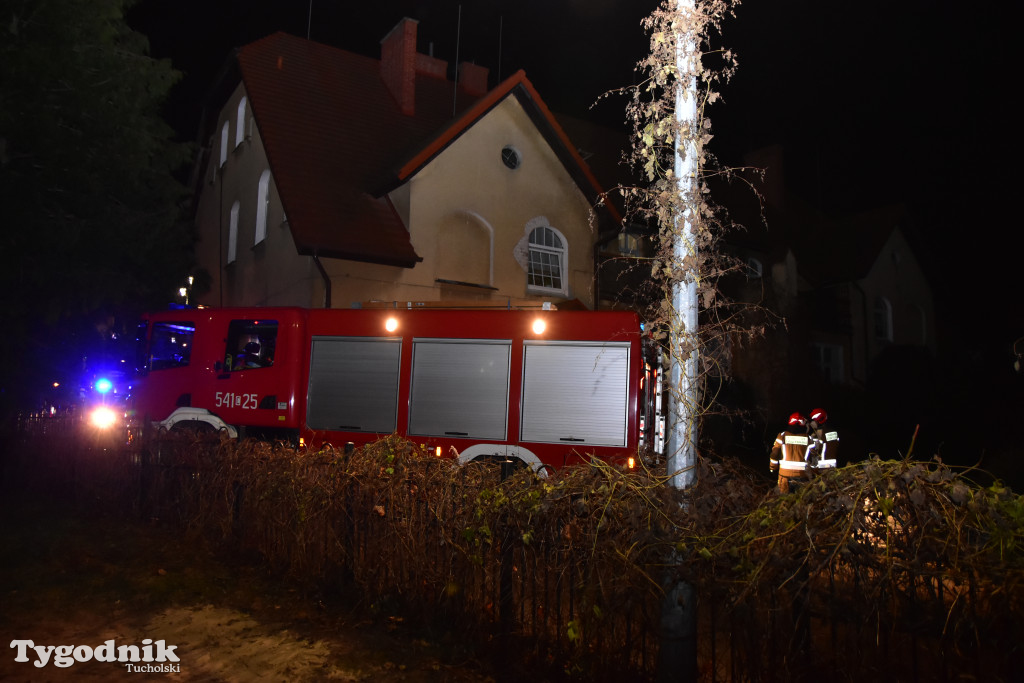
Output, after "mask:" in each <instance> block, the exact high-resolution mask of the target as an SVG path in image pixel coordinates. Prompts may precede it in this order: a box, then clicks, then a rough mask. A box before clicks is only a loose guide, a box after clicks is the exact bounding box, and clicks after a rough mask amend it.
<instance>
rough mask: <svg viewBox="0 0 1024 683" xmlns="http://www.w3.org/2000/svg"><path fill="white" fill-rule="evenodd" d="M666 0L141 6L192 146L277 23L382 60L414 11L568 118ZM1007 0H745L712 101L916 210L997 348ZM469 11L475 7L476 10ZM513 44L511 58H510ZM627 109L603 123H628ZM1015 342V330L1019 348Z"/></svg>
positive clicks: (970, 321) (808, 183) (856, 199)
mask: <svg viewBox="0 0 1024 683" xmlns="http://www.w3.org/2000/svg"><path fill="white" fill-rule="evenodd" d="M656 4H657V3H656V1H655V0H516V1H510V0H491V1H488V2H484V1H483V0H477V1H476V2H471V1H465V0H464V1H462V2H459V1H458V0H437V1H427V0H378V1H377V2H370V3H358V4H357V3H354V2H350V1H349V0H313V3H312V9H311V13H310V6H309V5H308V4H307V3H306V2H297V1H295V0H143V1H142V2H141V3H140V5H139V6H138V7H137V8H136V9H135V10H133V13H132V14H131V15H130V21H131V23H132V24H133V25H134V26H135V27H136V28H137V29H138V30H140V31H141V32H143V33H145V34H147V35H148V36H149V38H150V42H151V47H152V52H153V54H154V56H157V57H170V58H171V59H172V60H173V61H174V64H175V66H176V67H177V68H178V69H179V70H181V71H183V72H185V74H186V76H185V79H184V81H183V82H182V83H181V84H180V85H179V86H178V88H177V91H176V93H175V99H174V101H173V103H172V106H171V108H170V110H169V116H170V117H171V119H172V122H173V123H174V125H175V126H176V127H177V128H178V129H179V130H180V131H181V132H182V135H183V136H184V137H186V138H188V139H194V136H195V132H196V127H197V124H198V117H199V103H200V100H201V97H202V95H203V93H204V92H205V89H206V88H207V87H208V86H209V85H210V81H211V79H212V77H213V75H214V73H215V72H216V70H217V69H218V68H219V67H220V66H221V65H222V64H223V62H224V59H225V58H226V57H227V55H228V53H229V51H230V50H231V49H232V48H234V47H237V46H240V45H243V44H245V43H248V42H250V41H252V40H256V39H258V38H260V37H262V36H264V35H267V34H269V33H271V32H273V31H276V30H284V31H287V32H290V33H293V34H295V35H300V36H304V35H306V31H307V22H309V18H310V17H311V22H309V23H308V25H309V31H310V37H311V38H312V39H314V40H317V41H319V42H323V43H327V44H331V45H336V46H338V47H342V48H345V49H349V50H352V51H354V52H358V53H361V54H366V55H369V56H378V55H379V50H380V48H379V42H380V39H381V38H382V37H383V36H384V35H385V34H386V33H387V31H388V30H390V28H391V27H393V26H394V25H395V24H396V23H397V22H398V20H399V19H400V18H401V17H403V16H410V17H413V18H416V19H418V20H419V21H420V24H419V40H420V49H421V50H424V51H426V49H427V46H428V45H429V44H431V43H432V44H433V49H434V54H435V56H438V57H440V58H442V59H447V60H448V61H449V62H450V63H451V62H454V61H455V59H456V55H455V52H456V46H457V47H458V60H459V61H463V60H471V61H476V62H477V63H480V64H483V65H485V66H487V67H489V68H490V69H491V74H492V84H493V83H494V77H495V76H497V75H498V73H499V69H500V75H501V76H502V77H505V76H508V75H510V74H511V73H513V72H514V71H515V70H516V69H520V68H522V69H525V70H526V74H527V76H528V77H529V78H530V80H531V81H532V82H533V83H534V84H535V85H536V86H537V88H538V90H539V92H540V93H541V96H542V97H544V99H545V101H546V102H547V103H548V105H549V106H550V107H551V108H552V109H553V110H555V111H560V112H565V113H570V114H577V115H581V114H586V113H587V107H588V106H589V105H591V104H592V103H593V102H594V101H595V100H596V99H597V98H598V96H599V95H601V94H602V93H603V92H605V91H607V90H610V89H612V88H615V87H619V86H623V85H629V84H630V83H632V81H633V78H634V74H633V66H634V64H635V63H636V62H637V61H638V60H639V59H640V58H641V57H642V56H643V54H644V52H645V50H646V45H647V38H646V36H645V35H644V33H643V31H642V30H641V28H640V20H641V18H642V17H643V16H645V15H646V14H647V13H649V12H650V10H651V9H653V8H654V6H655V5H656ZM1002 7H1003V3H975V4H974V5H972V6H970V7H968V8H965V6H964V5H963V4H962V3H954V2H952V0H900V1H899V2H891V1H889V2H860V3H835V2H821V0H746V2H744V3H743V4H742V5H740V6H739V8H738V13H737V18H736V19H732V20H729V21H728V22H727V24H726V25H725V27H724V39H723V44H724V45H725V46H727V47H730V48H733V49H735V50H736V51H737V52H738V54H739V60H740V68H739V71H738V73H737V75H736V77H735V79H734V80H733V82H732V83H731V84H729V85H728V86H726V87H725V89H724V95H725V101H724V103H723V104H720V105H716V106H715V108H714V109H713V110H712V113H711V119H712V123H713V126H714V133H715V134H716V139H715V141H714V142H713V143H712V149H713V151H715V152H716V153H717V154H718V155H719V156H720V157H721V158H722V160H723V161H725V162H732V163H735V162H736V160H737V155H738V154H739V153H741V152H743V151H745V150H747V149H751V148H754V147H757V146H759V145H764V144H769V143H775V142H781V143H783V144H784V145H785V147H786V154H787V173H788V174H789V175H790V177H789V178H787V182H788V184H789V185H790V187H791V188H792V189H794V190H795V191H796V192H797V193H798V194H800V195H801V196H802V197H803V198H804V199H805V200H807V201H809V202H810V203H812V204H816V205H818V206H819V207H821V208H824V209H826V210H832V211H856V210H859V209H862V208H863V209H869V208H872V207H874V206H877V205H880V204H884V203H888V202H896V201H903V202H905V203H907V204H908V205H909V206H910V207H911V209H912V211H913V212H914V214H915V215H916V216H917V218H918V222H919V227H920V228H921V234H920V235H918V237H919V238H921V239H923V240H924V244H926V245H927V246H926V250H927V252H928V253H927V255H926V257H927V258H929V259H931V260H932V262H933V266H934V267H935V272H936V274H937V275H938V277H937V280H938V281H937V282H936V283H935V284H936V287H937V289H938V290H939V291H940V293H941V296H942V298H943V300H944V301H947V302H950V303H952V304H954V305H955V306H956V309H954V310H956V312H957V317H958V318H960V323H959V324H961V325H963V324H967V325H969V326H970V327H971V328H974V329H977V328H978V326H979V325H978V324H977V323H978V320H979V319H983V320H986V321H988V322H989V323H991V324H995V325H998V327H999V328H1000V329H998V331H996V332H994V333H993V335H994V336H995V337H996V338H997V339H995V340H993V341H997V343H999V344H1002V343H1004V342H1005V343H1010V342H1012V337H1011V335H1015V334H1016V335H1019V334H1024V315H1022V310H1024V306H1021V303H1020V300H1021V298H1022V297H1024V291H1022V290H1024V288H1022V287H1021V286H1020V283H1019V282H1018V277H1017V273H1016V272H1015V268H1016V263H1015V262H1016V260H1017V258H1018V254H1019V253H1020V246H1021V239H1020V237H1018V236H1017V234H1018V233H1019V232H1020V231H1019V229H1018V227H1017V224H1018V223H1019V221H1016V220H1014V219H1013V218H1012V216H1011V214H1010V213H1009V198H1010V196H1011V192H1010V180H1011V173H1010V171H1009V166H1008V164H1007V162H1006V161H1005V160H1004V159H1005V158H1007V157H1009V156H1010V155H1011V154H1013V152H1011V150H1009V149H1008V147H1009V146H1010V144H1011V138H1010V137H1009V136H1008V133H1009V131H1010V130H1012V128H1011V127H1010V125H1009V107H1007V106H1005V105H1004V104H1003V102H1002V98H1003V97H1004V93H1005V92H1006V90H1007V87H1006V86H1008V85H1011V84H1012V83H1015V82H1016V81H1017V78H1015V77H1014V78H1012V79H1011V77H1010V75H1009V72H1010V69H1011V67H1012V63H1011V61H1010V57H1009V55H1010V50H1009V46H1010V42H1009V39H1008V38H1007V37H1006V34H1007V33H1008V31H1009V28H1008V27H1009V26H1010V25H1011V23H1012V22H1010V20H1009V17H1006V16H1001V14H1002V13H1005V12H1007V11H1008V10H1004V9H1002ZM460 8H461V15H460ZM499 45H500V63H499ZM624 104H625V101H624V100H623V99H621V98H614V99H612V100H610V101H604V102H602V103H601V104H599V105H598V106H597V107H596V108H595V109H593V110H591V111H590V115H591V116H594V117H596V118H598V119H602V120H605V121H621V120H622V119H623V118H624V116H623V106H624ZM1007 337H1010V338H1009V339H1008V340H1007Z"/></svg>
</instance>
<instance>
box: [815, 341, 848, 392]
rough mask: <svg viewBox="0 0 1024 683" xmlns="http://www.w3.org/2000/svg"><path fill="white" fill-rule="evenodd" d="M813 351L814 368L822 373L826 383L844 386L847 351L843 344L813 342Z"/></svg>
mask: <svg viewBox="0 0 1024 683" xmlns="http://www.w3.org/2000/svg"><path fill="white" fill-rule="evenodd" d="M811 351H812V352H813V354H814V357H813V359H812V362H813V363H814V367H816V368H817V369H818V371H819V372H821V374H822V376H823V377H824V378H825V381H827V382H829V383H830V384H842V383H844V382H845V381H846V368H845V365H844V356H845V350H844V349H843V346H842V344H829V343H826V342H812V343H811ZM826 356H828V358H826ZM829 361H831V362H829Z"/></svg>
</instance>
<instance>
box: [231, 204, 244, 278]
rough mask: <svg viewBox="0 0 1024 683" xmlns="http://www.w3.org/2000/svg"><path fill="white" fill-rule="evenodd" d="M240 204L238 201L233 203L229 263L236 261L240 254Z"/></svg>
mask: <svg viewBox="0 0 1024 683" xmlns="http://www.w3.org/2000/svg"><path fill="white" fill-rule="evenodd" d="M239 208H241V207H240V205H239V203H238V202H237V201H236V202H235V203H234V204H232V205H231V221H230V223H229V227H228V263H234V262H235V257H236V256H237V255H238V210H239Z"/></svg>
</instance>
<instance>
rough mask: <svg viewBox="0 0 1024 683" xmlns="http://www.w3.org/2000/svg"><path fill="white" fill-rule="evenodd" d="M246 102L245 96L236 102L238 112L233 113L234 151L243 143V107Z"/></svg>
mask: <svg viewBox="0 0 1024 683" xmlns="http://www.w3.org/2000/svg"><path fill="white" fill-rule="evenodd" d="M248 102H249V100H248V98H247V97H246V96H245V95H242V99H241V100H239V102H238V111H237V112H236V113H235V149H238V147H239V146H241V144H242V143H243V142H245V106H246V104H248Z"/></svg>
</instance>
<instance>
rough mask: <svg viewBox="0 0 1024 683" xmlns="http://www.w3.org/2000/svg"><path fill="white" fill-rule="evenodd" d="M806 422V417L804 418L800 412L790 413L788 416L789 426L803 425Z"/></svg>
mask: <svg viewBox="0 0 1024 683" xmlns="http://www.w3.org/2000/svg"><path fill="white" fill-rule="evenodd" d="M806 424H807V418H805V417H804V416H803V415H801V414H800V413H793V414H792V415H790V416H789V426H790V427H797V426H800V427H803V426H804V425H806Z"/></svg>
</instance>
